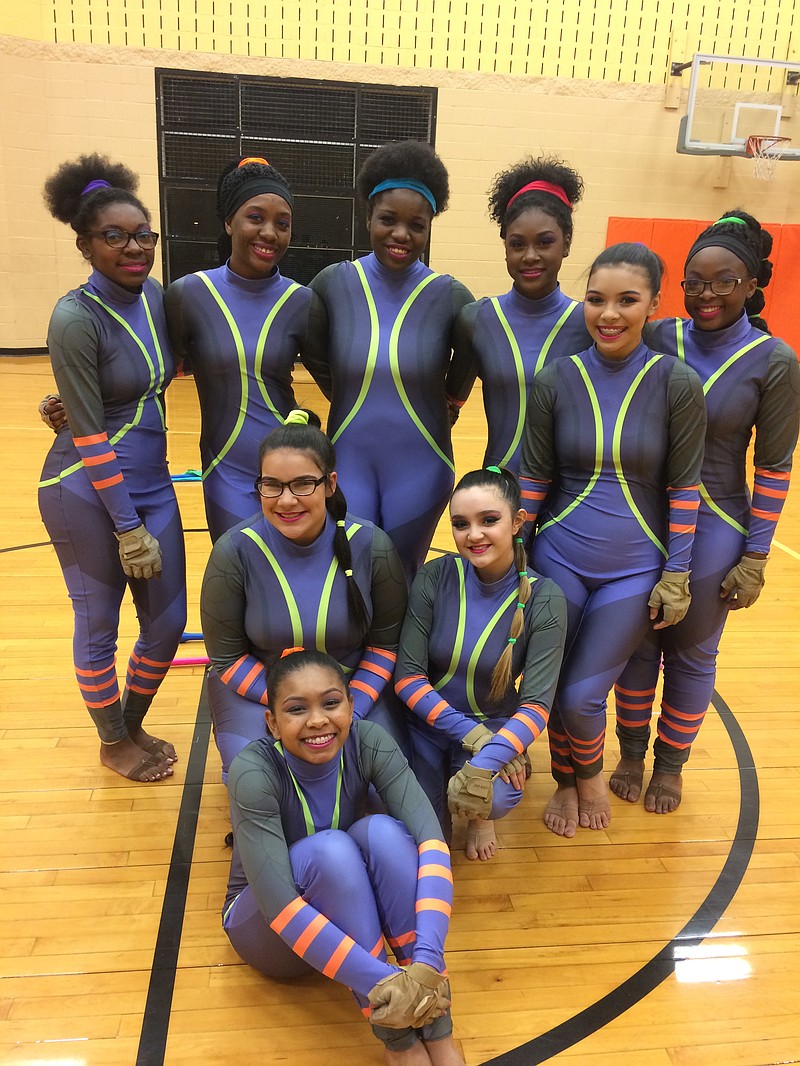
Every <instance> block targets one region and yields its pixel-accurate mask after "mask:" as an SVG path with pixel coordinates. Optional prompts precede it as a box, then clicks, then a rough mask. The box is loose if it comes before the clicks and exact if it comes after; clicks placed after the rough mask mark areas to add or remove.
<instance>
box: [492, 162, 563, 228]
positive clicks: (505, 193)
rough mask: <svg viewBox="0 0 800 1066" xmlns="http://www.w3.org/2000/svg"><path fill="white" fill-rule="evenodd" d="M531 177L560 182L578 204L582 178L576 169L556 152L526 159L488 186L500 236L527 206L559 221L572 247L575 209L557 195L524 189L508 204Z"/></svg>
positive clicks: (556, 183)
mask: <svg viewBox="0 0 800 1066" xmlns="http://www.w3.org/2000/svg"><path fill="white" fill-rule="evenodd" d="M532 181H547V182H549V183H550V184H551V185H558V186H560V187H561V188H562V189H563V190H564V192H565V193H566V196H567V199H568V200H569V202H570V203H571V204H572V206H573V207H575V205H576V204H578V203H579V202H580V199H581V197H582V196H583V179H582V178H581V176H580V174H578V172H577V171H576V170H573V168H572V167H571V166H568V165H567V164H566V163H565V162H564V161H563V160H561V159H556V158H555V156H539V158H538V159H533V158H532V157H529V158H528V159H523V160H522V161H521V162H519V163H517V164H516V165H515V166H513V167H509V169H508V170H503V171H501V172H500V173H499V174H498V175H497V177H496V178H495V179H494V182H493V184H492V187H491V188H490V189H489V217H490V218H491V219H492V220H493V221H494V222H496V223H497V224H498V226H499V227H500V236H501V238H503V239H504V238H505V235H506V228H507V227H508V226H509V225H510V224H511V223H512V222H513V221H514V220H515V219H516V218H519V216H520V215H521V214H522V212H523V211H527V210H528V208H531V207H536V208H538V209H539V210H540V211H544V213H545V214H546V215H549V216H550V217H551V218H552V219H553V220H554V221H555V222H557V223H558V226H559V228H560V229H561V232H562V233H563V234H564V243H565V246H566V248H567V249H568V248H569V245H570V242H571V241H572V211H571V210H570V208H568V207H567V205H566V204H564V203H562V202H561V200H559V199H558V197H557V196H552V195H551V194H550V193H548V192H543V191H541V190H540V189H531V190H530V191H528V192H525V193H523V194H522V196H520V197H519V198H518V199H517V200H515V201H514V203H513V204H512V205H511V207H510V208H509V206H508V201H509V200H510V199H511V198H512V196H514V194H515V193H517V192H519V190H520V189H522V188H523V187H524V186H525V185H529V184H530V183H531V182H532Z"/></svg>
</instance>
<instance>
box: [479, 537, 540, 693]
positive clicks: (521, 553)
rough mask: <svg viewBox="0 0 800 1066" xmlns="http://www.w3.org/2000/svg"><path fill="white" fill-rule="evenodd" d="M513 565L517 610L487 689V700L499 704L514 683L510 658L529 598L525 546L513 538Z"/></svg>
mask: <svg viewBox="0 0 800 1066" xmlns="http://www.w3.org/2000/svg"><path fill="white" fill-rule="evenodd" d="M514 563H515V564H516V567H517V571H518V573H519V592H518V593H517V597H518V599H517V609H516V610H515V611H514V617H513V618H512V619H511V629H510V630H509V634H508V643H507V644H506V646H505V649H504V650H503V654H502V655H501V656H500V658H499V659H498V660H497V665H496V666H495V668H494V670H493V671H492V684H491V688H490V689H489V699H490V700H492V701H493V702H495V703H499V701H500V700H502V698H503V697H504V696H505V694H506V693H507V692H508V689H509V686H510V685H511V684H512V683H513V681H514V677H513V675H512V672H511V669H512V668H511V658H512V656H513V654H514V645H515V644H516V643H517V638H518V637H519V636H520V635H521V633H522V631H523V629H524V627H525V618H524V615H523V608H524V606H525V604H526V603H527V602H528V600H529V599H530V598H531V582H530V578H529V577H528V571H527V559H526V557H525V546H524V544H523V543H522V538H521V537H515V538H514Z"/></svg>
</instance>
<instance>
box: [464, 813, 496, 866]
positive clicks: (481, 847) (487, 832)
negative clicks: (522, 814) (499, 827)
mask: <svg viewBox="0 0 800 1066" xmlns="http://www.w3.org/2000/svg"><path fill="white" fill-rule="evenodd" d="M496 851H497V837H496V836H495V835H494V822H493V821H491V820H490V819H488V818H470V820H469V822H468V824H467V836H466V839H465V841H464V854H465V855H466V856H467V858H468V859H483V860H484V861H485V860H486V859H492V858H494V853H495V852H496Z"/></svg>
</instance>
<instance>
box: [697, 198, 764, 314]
mask: <svg viewBox="0 0 800 1066" xmlns="http://www.w3.org/2000/svg"><path fill="white" fill-rule="evenodd" d="M726 219H731V221H730V222H728V221H726ZM736 219H738V220H739V221H734V220H736ZM742 222H744V223H745V224H744V226H743V225H742ZM715 235H719V236H722V235H724V236H725V237H726V238H727V239H728V240H731V241H734V242H736V243H738V244H740V245H741V247H742V252H741V256H740V258H741V259H742V262H743V263H745V265H748V264H750V263H753V262H755V263H757V264H758V265H757V268H756V271H755V278H756V280H757V282H758V288H757V289H756V291H755V292H754V293H753V295H752V296H749V297H748V298H747V300H745V304H744V310H745V314H746V315H747V317H748V318H749V319H750V321H751V323H752V324H753V325H754V326H755V328H756V329H761V330H763V331H764V333H769V332H770V329H769V326H768V325H767V323H766V320H765V319H763V318H761V312H762V311H763V310H764V303H765V300H764V291H763V290H764V289H766V287H767V285H769V283H770V281H771V280H772V261H771V260H770V258H769V256H770V253H771V252H772V234H771V233H770V232H769V230H766V229H764V227H763V226H762V225H761V223H760V222H759V221H758V219H757V218H756V217H755V216H754V215H751V214H748V212H747V211H743V210H742V209H741V208H740V207H735V208H734V209H733V210H732V211H726V212H725V214H724V215H722V217H721V218H720V219H719V220H718V221H717V222H715V223H714V224H713V225H711V226H709V227H708V228H707V229H704V230H703V232H702V233H701V234H699V235H698V237H697V238H696V240H695V244H697V243H699V242H701V241H703V240H704V239H706V238H709V237H713V236H715ZM691 254H692V252H691V250H690V252H689V256H688V257H687V260H686V261H687V263H688V261H689V258H691Z"/></svg>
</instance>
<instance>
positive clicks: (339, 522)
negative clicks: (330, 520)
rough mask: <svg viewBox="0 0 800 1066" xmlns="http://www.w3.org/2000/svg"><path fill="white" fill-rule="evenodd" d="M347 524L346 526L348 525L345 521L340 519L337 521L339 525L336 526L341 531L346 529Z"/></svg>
mask: <svg viewBox="0 0 800 1066" xmlns="http://www.w3.org/2000/svg"><path fill="white" fill-rule="evenodd" d="M345 524H346V523H345V520H344V519H343V518H340V519H339V520H338V521H337V523H336V525H337V526H338V527H339V529H344V527H345Z"/></svg>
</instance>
